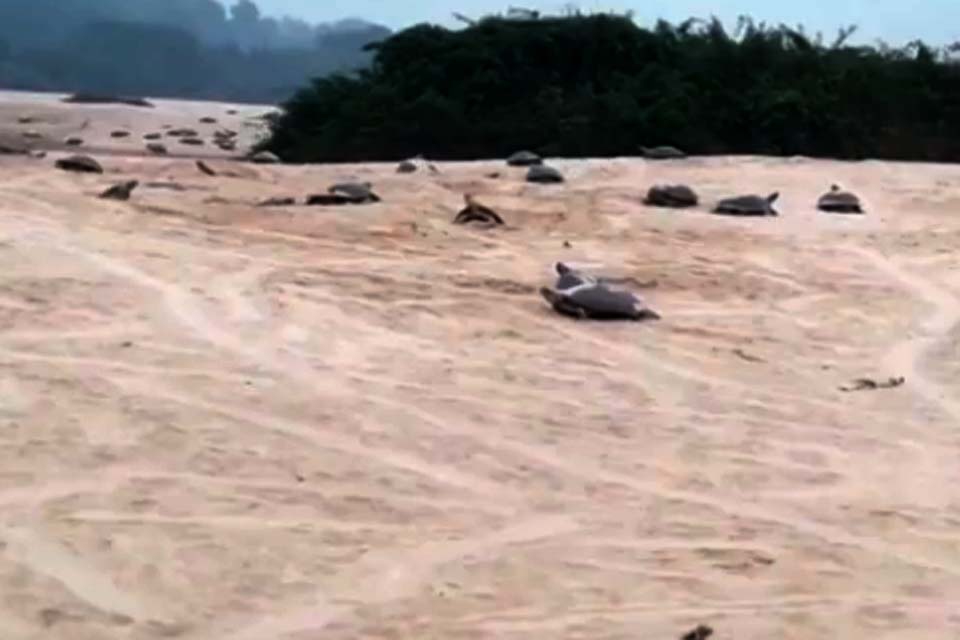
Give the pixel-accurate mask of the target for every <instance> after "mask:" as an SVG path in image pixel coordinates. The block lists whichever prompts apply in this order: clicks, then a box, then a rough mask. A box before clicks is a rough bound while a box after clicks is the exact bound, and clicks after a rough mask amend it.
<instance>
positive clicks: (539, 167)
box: [527, 164, 563, 184]
mask: <svg viewBox="0 0 960 640" xmlns="http://www.w3.org/2000/svg"><path fill="white" fill-rule="evenodd" d="M527 182H534V183H537V184H559V183H561V182H563V174H562V173H560V172H559V171H557V170H556V169H554V168H553V167H548V166H547V165H545V164H535V165H533V166H532V167H530V168H529V169H528V170H527Z"/></svg>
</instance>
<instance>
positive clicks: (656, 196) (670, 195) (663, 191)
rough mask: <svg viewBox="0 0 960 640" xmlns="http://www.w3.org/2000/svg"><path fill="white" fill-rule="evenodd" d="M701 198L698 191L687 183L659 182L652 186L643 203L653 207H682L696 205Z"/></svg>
mask: <svg viewBox="0 0 960 640" xmlns="http://www.w3.org/2000/svg"><path fill="white" fill-rule="evenodd" d="M698 202H699V199H698V198H697V194H696V192H694V190H693V189H691V188H690V187H688V186H687V185H685V184H658V185H655V186H653V187H650V190H649V191H647V197H646V198H644V200H643V203H644V204H646V205H649V206H651V207H672V208H675V209H682V208H685V207H695V206H697V203H698Z"/></svg>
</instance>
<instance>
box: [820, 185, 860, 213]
mask: <svg viewBox="0 0 960 640" xmlns="http://www.w3.org/2000/svg"><path fill="white" fill-rule="evenodd" d="M817 209H820V210H821V211H826V212H828V213H863V207H861V206H860V198H858V197H857V196H856V194H854V193H851V192H850V191H843V190H842V189H841V188H840V185H837V184H835V185H833V186H831V187H830V191H828V192H827V193H825V194H823V195H822V196H820V199H819V200H817Z"/></svg>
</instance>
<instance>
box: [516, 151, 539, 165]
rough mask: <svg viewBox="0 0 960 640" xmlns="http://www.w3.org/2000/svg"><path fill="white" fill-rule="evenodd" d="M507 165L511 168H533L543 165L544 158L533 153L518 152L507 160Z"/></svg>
mask: <svg viewBox="0 0 960 640" xmlns="http://www.w3.org/2000/svg"><path fill="white" fill-rule="evenodd" d="M507 164H508V165H510V166H511V167H532V166H534V165H538V164H543V158H541V157H540V156H538V155H537V154H535V153H534V152H532V151H517V152H516V153H514V154H513V155H511V156H510V157H509V158H507Z"/></svg>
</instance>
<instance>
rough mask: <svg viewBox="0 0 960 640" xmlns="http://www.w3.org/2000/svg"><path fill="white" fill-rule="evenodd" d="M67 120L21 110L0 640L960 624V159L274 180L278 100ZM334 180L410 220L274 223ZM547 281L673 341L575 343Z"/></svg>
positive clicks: (359, 171) (707, 162)
mask: <svg viewBox="0 0 960 640" xmlns="http://www.w3.org/2000/svg"><path fill="white" fill-rule="evenodd" d="M58 98H59V97H58V96H48V95H41V94H16V93H3V94H0V142H11V141H14V142H17V143H18V144H22V143H23V140H22V138H23V136H22V132H23V131H24V130H27V129H33V130H35V131H36V132H38V133H39V134H40V135H41V138H38V139H34V140H28V141H27V142H29V143H30V145H31V146H33V147H35V148H38V149H45V150H47V151H48V155H47V156H46V157H44V158H31V157H26V156H17V155H6V156H0V594H2V597H0V637H2V638H3V639H4V640H33V639H39V638H43V639H44V640H68V639H69V640H108V639H109V640H113V639H124V640H127V639H129V640H140V639H147V638H182V639H183V640H214V639H215V640H307V639H312V638H323V639H324V640H354V639H357V638H364V639H390V640H393V639H397V640H399V639H408V638H410V639H412V638H418V639H422V640H456V639H464V640H480V639H486V638H491V639H492V638H496V639H498V640H514V639H516V640H528V639H530V638H533V637H536V638H567V639H585V640H586V639H589V640H608V639H609V640H626V639H628V638H630V639H633V638H643V639H647V638H651V639H652V638H663V639H672V638H676V637H679V635H680V634H681V633H683V632H684V631H686V630H688V629H690V628H692V627H693V626H695V625H697V624H700V623H703V624H709V625H711V626H712V627H714V628H715V630H716V634H715V636H714V638H716V639H717V640H727V639H730V640H761V639H769V638H782V639H784V640H788V639H811V640H813V639H818V640H820V639H824V638H842V639H844V640H866V639H868V638H869V639H871V640H888V639H893V638H897V639H900V638H903V639H904V640H906V639H909V640H945V639H947V638H953V637H956V636H957V635H958V634H960V464H958V461H960V343H958V340H960V259H958V254H957V251H958V247H960V216H958V213H960V166H948V165H933V164H911V163H888V162H877V161H865V162H833V161H820V160H811V159H805V158H777V159H774V158H760V157H715V158H691V159H688V160H683V161H670V162H662V163H657V162H649V161H644V160H642V159H635V158H615V159H596V160H564V159H558V160H551V164H552V165H553V166H556V167H557V168H558V169H560V170H561V171H563V173H564V174H565V176H566V178H567V182H566V183H565V184H563V185H554V186H548V185H532V184H527V183H525V182H524V180H523V170H522V169H514V168H509V167H507V166H506V165H505V163H504V162H503V161H501V160H490V161H478V162H468V163H444V162H441V163H438V167H439V169H440V172H439V173H438V174H431V173H430V172H427V171H420V172H418V173H415V174H410V175H402V174H398V173H396V171H395V165H394V164H384V163H370V164H365V165H324V166H285V165H254V164H250V163H245V162H239V161H236V160H235V159H234V158H233V157H232V156H235V155H238V154H239V153H240V152H242V151H243V150H244V149H245V148H246V147H248V146H249V145H250V144H252V142H253V141H254V140H256V139H257V137H258V136H260V135H262V134H263V125H262V120H258V116H260V115H262V114H263V113H265V112H266V111H268V109H267V108H265V107H249V106H247V107H243V106H234V105H225V104H218V103H189V102H179V101H162V100H161V101H156V106H155V108H153V109H145V108H136V107H128V106H86V105H67V104H63V103H60V102H58ZM234 110H235V111H236V113H233V114H231V113H228V112H229V111H234ZM23 117H29V118H31V119H32V122H30V123H28V124H23V123H20V122H19V121H18V120H19V119H20V118H23ZM202 117H213V118H216V119H217V123H215V124H201V123H199V118H202ZM84 123H86V124H84ZM247 123H249V124H247ZM164 125H168V126H170V127H194V128H196V129H197V130H198V131H199V132H200V133H201V134H202V136H203V137H204V138H205V139H206V140H207V141H208V142H207V144H206V145H204V147H202V148H196V149H194V148H186V147H185V146H184V145H180V144H178V143H176V142H175V141H171V140H169V139H165V140H164V142H165V143H166V144H168V146H169V147H170V155H169V156H166V157H155V156H151V155H150V154H148V153H145V152H144V141H143V139H142V136H143V135H144V134H147V133H151V132H156V131H163V129H162V127H163V126H164ZM218 128H230V129H232V130H236V131H237V132H238V136H239V139H240V144H239V149H238V152H237V153H236V154H230V153H227V152H223V151H221V150H219V149H217V148H216V147H214V146H212V145H211V144H210V142H209V140H210V139H211V136H212V134H213V131H215V130H216V129H218ZM117 129H124V130H127V131H129V132H130V136H129V137H127V138H122V139H115V138H111V137H110V132H111V131H114V130H117ZM81 132H82V133H81ZM70 135H82V136H83V137H84V139H85V145H84V146H83V147H80V148H79V149H78V150H74V151H75V152H81V153H91V154H92V155H94V156H95V157H96V158H97V159H98V160H99V161H100V162H101V163H102V164H103V166H104V169H105V173H104V174H103V175H85V174H83V175H82V174H73V173H68V172H64V171H59V170H57V169H55V168H54V161H55V160H56V159H57V158H60V157H62V156H63V155H65V154H66V153H70V152H74V151H69V152H68V151H67V150H65V149H64V148H63V146H62V140H63V139H65V138H66V137H68V136H70ZM199 156H203V157H206V158H207V160H208V162H209V164H210V166H211V167H212V168H214V169H215V170H216V171H217V173H218V175H217V176H214V177H211V176H207V175H204V174H202V173H201V172H199V171H198V170H197V168H196V167H195V165H194V158H195V157H199ZM491 172H499V173H500V176H499V177H497V178H490V177H486V176H487V174H490V173H491ZM128 179H136V180H139V181H140V182H141V185H140V187H139V188H138V189H137V190H136V191H135V192H134V194H133V197H132V198H131V199H130V200H129V201H128V202H113V201H106V200H101V199H98V198H97V197H96V196H97V194H98V193H99V192H100V191H102V190H103V189H104V188H106V187H107V186H109V185H110V184H112V183H115V182H118V181H121V180H128ZM343 180H368V181H370V182H372V183H373V185H374V188H375V190H376V192H377V193H378V194H379V195H380V197H381V198H382V202H380V203H377V204H372V205H363V206H355V207H350V206H348V207H337V208H324V207H304V206H293V207H271V208H265V207H257V206H256V204H257V203H258V202H259V201H261V200H264V199H266V198H270V197H278V196H295V197H297V198H303V197H304V196H306V195H308V194H311V193H319V192H323V191H325V190H326V188H327V186H328V185H330V184H332V183H334V182H338V181H343ZM659 182H685V183H687V184H690V185H691V186H693V187H694V188H695V189H697V191H698V192H699V194H700V197H701V200H702V204H701V206H700V207H698V208H697V209H696V210H689V211H669V210H661V209H651V208H647V207H644V206H643V205H642V204H641V199H642V196H643V194H644V193H645V191H646V189H647V188H648V187H649V186H651V185H652V184H655V183H659ZM834 182H838V183H840V184H841V185H843V186H844V187H845V188H848V189H851V190H853V191H856V192H857V193H858V194H859V195H860V196H861V198H862V199H863V201H864V203H865V206H866V208H867V212H868V213H867V215H865V216H836V215H828V214H824V213H820V212H818V211H816V209H815V206H814V205H815V203H816V199H817V197H818V196H819V195H820V194H821V193H823V192H824V191H825V190H827V189H828V188H829V186H830V185H831V183H834ZM772 191H779V192H780V194H781V197H780V200H779V202H778V209H779V210H780V212H781V215H780V216H779V217H776V218H773V217H770V218H756V219H734V218H726V217H720V216H715V215H711V214H710V213H709V212H708V210H709V206H710V204H711V203H713V202H714V201H716V199H718V198H721V197H724V196H728V195H737V194H741V193H751V192H756V193H761V194H766V193H769V192H772ZM465 192H470V193H473V194H475V195H476V197H477V199H478V200H479V201H481V202H482V203H484V204H485V205H487V206H490V207H492V208H494V209H496V210H497V211H498V212H499V213H500V214H501V215H502V216H503V217H504V219H505V220H506V222H507V224H506V226H505V227H502V228H498V229H493V230H482V229H475V228H470V227H460V226H454V225H451V223H450V221H451V220H452V218H453V216H454V215H455V214H456V212H457V211H458V210H459V209H460V207H461V206H462V196H463V194H464V193H465ZM557 260H563V261H565V262H569V263H570V264H573V265H576V266H579V267H583V268H585V269H588V270H590V271H592V272H596V273H603V274H610V275H614V276H620V277H629V278H633V279H634V280H635V281H636V282H638V283H642V285H643V286H642V287H641V288H638V292H639V293H640V294H641V295H642V296H643V298H644V299H645V300H646V301H647V302H648V303H649V304H650V306H651V307H653V308H654V309H656V310H657V311H659V312H660V313H661V314H662V316H663V319H662V320H661V321H659V322H651V323H590V322H578V321H574V320H570V319H567V318H563V317H561V316H559V315H557V314H555V313H553V312H552V310H551V309H550V308H549V307H548V306H547V305H546V304H545V303H544V301H543V300H542V299H541V298H540V297H539V296H538V295H537V288H538V287H540V286H541V285H545V284H550V283H551V282H552V280H553V273H552V265H553V263H554V262H555V261H557ZM894 376H903V377H904V378H905V384H904V385H903V386H901V387H898V388H894V389H878V390H873V391H869V390H867V391H861V392H855V393H845V392H843V391H841V390H840V389H839V387H840V386H842V385H845V384H848V383H850V381H851V380H854V379H856V378H861V377H870V378H874V379H877V380H885V379H887V378H889V377H894Z"/></svg>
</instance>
